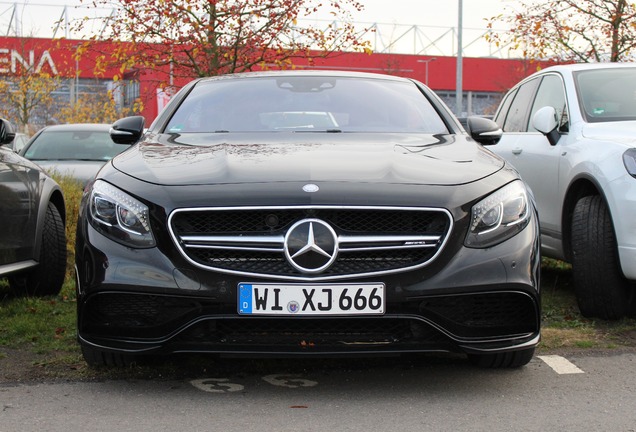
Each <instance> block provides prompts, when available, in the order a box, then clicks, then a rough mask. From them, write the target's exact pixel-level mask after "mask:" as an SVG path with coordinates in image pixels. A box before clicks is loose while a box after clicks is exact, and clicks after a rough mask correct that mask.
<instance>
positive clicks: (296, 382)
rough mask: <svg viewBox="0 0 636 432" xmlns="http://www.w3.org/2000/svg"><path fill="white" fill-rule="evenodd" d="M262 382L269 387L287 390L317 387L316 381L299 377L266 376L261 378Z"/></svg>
mask: <svg viewBox="0 0 636 432" xmlns="http://www.w3.org/2000/svg"><path fill="white" fill-rule="evenodd" d="M263 380H264V381H265V382H268V383H270V384H271V385H274V386H278V387H287V388H299V387H314V386H317V385H318V383H317V382H316V381H311V380H308V379H304V378H299V375H267V376H264V377H263Z"/></svg>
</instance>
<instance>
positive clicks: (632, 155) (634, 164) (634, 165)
mask: <svg viewBox="0 0 636 432" xmlns="http://www.w3.org/2000/svg"><path fill="white" fill-rule="evenodd" d="M623 163H624V164H625V169H627V172H628V173H629V175H631V176H632V177H636V148H630V149H629V150H627V151H626V152H625V153H623Z"/></svg>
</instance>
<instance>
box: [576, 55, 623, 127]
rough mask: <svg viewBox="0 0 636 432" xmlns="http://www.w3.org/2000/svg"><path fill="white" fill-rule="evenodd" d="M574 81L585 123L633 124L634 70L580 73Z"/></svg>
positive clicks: (577, 73)
mask: <svg viewBox="0 0 636 432" xmlns="http://www.w3.org/2000/svg"><path fill="white" fill-rule="evenodd" d="M574 80H575V83H576V88H577V93H578V95H579V99H580V102H581V109H582V110H583V116H584V117H585V119H586V120H587V121H588V122H592V123H595V122H609V121H625V120H636V68H617V69H594V70H587V71H579V72H576V73H575V74H574Z"/></svg>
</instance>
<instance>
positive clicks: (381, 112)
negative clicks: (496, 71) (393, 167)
mask: <svg viewBox="0 0 636 432" xmlns="http://www.w3.org/2000/svg"><path fill="white" fill-rule="evenodd" d="M265 131H270V132H285V131H288V132H416V133H427V134H441V133H448V129H447V128H446V126H445V125H444V122H443V121H442V119H441V118H440V116H439V114H438V113H437V111H436V110H435V108H434V107H433V106H432V105H431V104H430V102H429V101H428V99H427V98H426V97H425V96H424V95H423V94H422V92H421V91H420V90H419V89H418V88H417V87H416V86H415V84H413V83H410V82H395V81H385V80H378V79H361V78H351V77H333V76H314V75H311V76H309V75H308V76H295V75H294V76H284V77H281V76H274V77H256V78H237V79H221V80H215V81H203V82H201V83H199V84H197V85H196V86H195V87H194V88H193V90H192V91H191V92H190V94H189V95H188V96H187V97H186V99H185V100H184V101H183V102H182V103H181V105H180V106H179V108H178V109H177V111H176V112H175V114H174V115H173V117H172V119H171V120H170V122H169V123H168V125H167V127H166V129H165V132H166V133H193V132H195V133H196V132H205V133H211V132H219V133H221V132H265Z"/></svg>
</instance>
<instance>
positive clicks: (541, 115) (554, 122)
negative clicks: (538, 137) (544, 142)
mask: <svg viewBox="0 0 636 432" xmlns="http://www.w3.org/2000/svg"><path fill="white" fill-rule="evenodd" d="M532 127H534V128H535V129H536V130H538V131H539V132H541V133H542V134H543V135H545V136H546V137H547V138H548V141H549V142H550V145H556V143H557V142H559V138H561V134H560V133H559V131H558V130H557V128H558V127H559V119H558V116H557V112H556V110H555V109H554V107H551V106H544V107H543V108H541V109H539V110H538V111H537V112H536V113H534V116H532Z"/></svg>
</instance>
